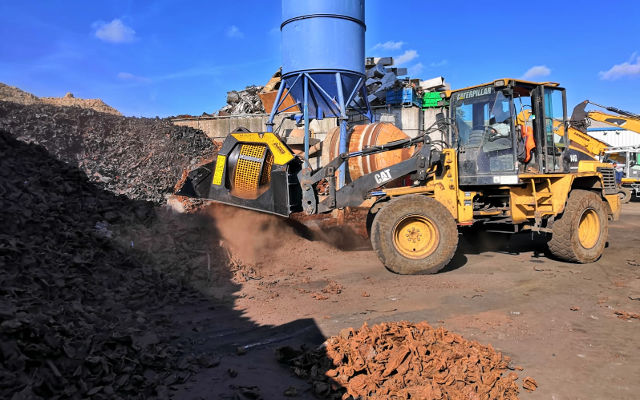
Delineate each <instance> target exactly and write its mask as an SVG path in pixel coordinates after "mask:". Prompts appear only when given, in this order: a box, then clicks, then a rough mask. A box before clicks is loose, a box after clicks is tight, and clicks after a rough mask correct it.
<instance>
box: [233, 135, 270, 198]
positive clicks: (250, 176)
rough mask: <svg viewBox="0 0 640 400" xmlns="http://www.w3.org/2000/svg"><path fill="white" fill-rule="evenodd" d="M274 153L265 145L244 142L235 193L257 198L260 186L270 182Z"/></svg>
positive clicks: (237, 171) (236, 171) (237, 167)
mask: <svg viewBox="0 0 640 400" xmlns="http://www.w3.org/2000/svg"><path fill="white" fill-rule="evenodd" d="M272 164H273V155H272V154H271V153H270V152H268V151H267V148H266V146H264V145H253V144H242V145H241V146H240V154H239V157H238V163H237V164H236V170H235V179H234V182H233V189H234V195H236V196H239V197H244V198H255V197H256V196H257V195H258V192H259V188H260V186H263V185H265V184H267V183H269V181H270V179H271V165H272Z"/></svg>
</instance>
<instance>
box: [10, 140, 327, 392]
mask: <svg viewBox="0 0 640 400" xmlns="http://www.w3.org/2000/svg"><path fill="white" fill-rule="evenodd" d="M0 192H1V193H2V197H1V200H0V201H1V205H0V219H1V220H2V223H1V224H0V238H1V239H2V240H1V244H0V265H1V268H0V355H1V357H0V397H2V398H15V399H19V398H35V399H37V398H56V397H60V398H87V397H92V398H103V399H107V398H180V399H190V398H194V399H195V398H205V399H209V398H234V399H236V398H239V399H242V398H252V399H256V398H281V397H283V393H284V391H285V390H287V389H288V390H290V391H291V390H292V389H291V388H290V387H291V386H292V387H294V388H295V391H296V392H297V393H298V398H310V397H311V393H310V389H309V385H308V384H307V383H305V382H304V381H301V380H299V379H297V378H295V377H294V376H293V375H292V373H291V371H290V370H289V369H288V368H287V367H284V366H282V365H279V364H278V363H277V361H276V358H275V355H274V351H275V348H276V347H278V346H280V345H282V344H284V343H286V344H288V345H291V346H297V345H299V344H302V343H313V344H320V343H321V342H322V341H323V340H324V337H323V336H322V334H321V332H320V330H319V329H318V327H317V325H316V324H315V322H314V321H313V320H311V319H300V320H296V321H293V322H291V323H288V324H285V325H280V326H260V325H257V324H256V323H254V322H253V321H251V320H250V319H248V318H246V317H245V316H244V315H243V313H242V311H240V310H237V309H235V299H236V295H237V293H238V291H239V289H240V288H241V282H242V281H243V280H246V279H251V274H250V273H248V272H247V270H246V268H244V267H243V266H241V265H235V264H234V263H233V260H230V259H229V257H228V255H227V254H226V253H225V252H224V251H223V249H222V247H221V246H220V235H219V233H218V232H217V230H216V228H215V224H214V223H213V221H212V219H211V217H210V216H208V215H205V214H196V215H187V214H174V213H171V212H169V211H168V210H161V209H158V208H157V207H155V206H154V205H153V204H151V203H148V202H144V201H133V200H130V199H128V198H125V197H123V196H116V195H114V194H113V193H111V192H107V191H105V190H102V189H100V188H98V187H97V186H96V185H95V184H93V183H91V182H89V181H88V180H87V178H86V175H84V173H83V172H81V171H80V170H78V169H77V168H75V167H71V166H69V165H67V164H65V163H63V162H60V161H58V160H57V159H55V158H53V157H52V156H50V155H49V154H48V153H47V152H46V151H45V150H44V149H43V148H42V147H40V146H37V145H32V144H25V143H23V142H19V141H17V140H15V139H14V138H13V137H12V136H11V135H10V134H8V133H5V132H0ZM282 312H283V313H286V312H287V310H282Z"/></svg>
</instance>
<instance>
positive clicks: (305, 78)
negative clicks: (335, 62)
mask: <svg viewBox="0 0 640 400" xmlns="http://www.w3.org/2000/svg"><path fill="white" fill-rule="evenodd" d="M318 72H320V73H333V74H335V83H336V88H337V99H336V97H335V96H331V95H330V94H329V93H327V91H326V90H325V89H324V88H323V87H322V86H321V85H320V84H318V82H317V81H316V80H315V79H313V75H314V74H315V73H318ZM344 75H351V77H353V76H354V75H357V77H358V81H357V83H356V85H355V86H353V89H352V90H351V92H349V93H346V94H347V96H346V99H347V100H346V101H345V93H344V90H343V76H344ZM291 78H294V79H293V83H291V85H288V84H287V82H288V81H290V80H291ZM364 81H365V77H364V76H363V75H361V74H356V73H354V72H347V71H335V70H332V71H300V72H296V73H293V74H288V75H286V76H283V77H282V80H281V81H280V88H279V89H278V94H277V95H276V99H275V101H274V103H273V108H272V109H271V113H270V114H269V119H268V120H267V132H273V125H274V122H273V120H274V118H275V116H276V115H277V114H279V113H282V112H285V111H287V110H289V109H291V108H293V107H296V106H300V105H301V104H300V101H299V100H297V101H296V103H295V104H293V105H291V106H289V107H287V108H285V109H283V110H281V111H278V110H279V108H280V106H281V105H282V103H283V102H284V100H285V98H286V96H284V97H283V96H282V94H283V93H284V90H285V89H288V93H287V96H291V97H292V98H293V96H292V94H291V93H292V92H293V91H294V90H295V89H296V86H297V85H302V88H303V91H302V93H303V96H302V97H303V100H302V110H303V118H304V155H305V159H304V161H305V166H307V167H310V166H311V164H310V163H309V137H310V134H309V96H310V94H311V96H312V97H313V94H312V93H310V92H311V91H312V90H313V89H315V90H316V91H317V92H318V93H319V94H320V96H321V97H323V98H324V100H325V102H326V104H328V105H329V107H330V109H329V110H326V111H328V112H326V113H325V115H324V116H325V117H337V118H338V120H339V121H340V143H339V148H338V149H339V151H340V154H342V153H346V152H347V151H348V149H347V143H348V142H349V137H348V132H347V120H348V116H347V107H349V105H350V104H351V103H353V109H354V110H356V111H357V112H358V113H360V114H361V115H363V116H365V117H366V118H367V119H368V120H369V121H371V122H374V116H373V113H372V112H371V107H370V106H369V101H368V99H367V88H366V86H365V85H364ZM310 84H311V86H312V87H311V89H312V90H310V87H309V85H310ZM330 91H332V90H330ZM357 94H360V100H361V101H360V102H356V101H355V97H356V95H357ZM294 100H296V99H295V98H294ZM312 101H314V102H317V99H313V100H312ZM314 109H315V110H316V113H317V107H316V106H315V105H314ZM316 117H317V115H316ZM345 164H346V163H345ZM345 164H342V166H340V169H339V175H338V187H342V186H344V184H345V180H346V165H345Z"/></svg>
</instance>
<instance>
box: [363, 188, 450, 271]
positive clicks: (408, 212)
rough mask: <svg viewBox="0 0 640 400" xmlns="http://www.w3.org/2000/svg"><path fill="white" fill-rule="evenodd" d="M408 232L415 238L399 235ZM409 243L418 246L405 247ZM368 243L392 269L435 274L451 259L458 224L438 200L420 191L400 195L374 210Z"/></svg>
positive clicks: (406, 234)
mask: <svg viewBox="0 0 640 400" xmlns="http://www.w3.org/2000/svg"><path fill="white" fill-rule="evenodd" d="M412 224H413V225H412ZM414 226H416V227H417V229H414V228H413V227H414ZM401 233H402V234H403V235H404V236H403V235H401ZM423 234H424V235H423ZM408 235H412V236H413V235H415V236H414V239H402V237H407V238H409V236H408ZM423 238H424V239H423ZM427 238H432V239H434V240H429V239H427ZM435 239H437V242H436V241H435ZM402 242H404V243H405V245H404V250H405V253H404V254H403V252H402V249H403V245H402V244H401V243H402ZM421 242H422V243H421ZM411 243H413V246H418V249H416V248H413V249H410V248H407V244H408V246H409V247H411V246H412V244H411ZM371 245H372V246H373V249H374V250H375V251H376V253H377V254H378V258H380V261H382V263H383V264H384V265H385V266H386V267H387V268H388V269H389V270H390V271H392V272H395V273H397V274H403V275H405V274H406V275H410V274H434V273H436V272H438V271H440V270H441V269H442V268H444V267H445V266H446V265H447V264H448V263H449V261H451V258H452V257H453V255H454V253H455V251H456V247H457V246H458V226H457V224H456V221H455V219H454V218H453V216H452V215H451V213H450V212H449V210H447V208H446V207H445V206H443V205H442V204H440V203H439V202H438V201H436V200H434V199H432V198H430V197H426V196H421V195H406V196H401V197H398V198H395V199H393V200H391V201H389V202H388V203H387V204H385V205H384V206H383V207H382V208H381V209H380V211H378V213H377V214H376V216H375V218H374V220H373V223H372V225H371ZM416 250H417V251H416Z"/></svg>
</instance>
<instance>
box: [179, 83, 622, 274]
mask: <svg viewBox="0 0 640 400" xmlns="http://www.w3.org/2000/svg"><path fill="white" fill-rule="evenodd" d="M445 97H446V99H445V100H447V101H448V102H449V106H448V115H443V114H439V116H438V119H437V122H436V123H435V124H434V125H433V126H432V127H430V128H429V129H427V130H426V131H425V132H423V133H422V134H421V135H418V136H417V137H415V138H406V139H400V140H395V141H392V142H389V143H386V144H381V145H371V146H368V147H364V148H362V149H359V150H357V151H352V152H350V153H343V154H340V155H339V156H337V157H335V158H334V159H333V160H331V161H329V162H328V163H327V164H326V165H324V166H323V167H321V168H318V169H315V170H314V169H312V168H311V167H309V165H308V164H306V163H303V162H302V160H301V159H300V158H299V157H297V156H294V154H293V153H292V151H291V150H290V149H289V148H288V147H287V145H286V144H285V143H284V142H283V141H281V140H280V138H279V137H278V136H277V135H276V134H274V133H270V132H260V133H258V132H247V131H239V132H233V133H231V134H230V136H229V137H228V138H227V139H226V140H225V142H224V143H223V145H222V148H221V150H220V152H219V153H218V155H217V158H216V160H215V161H214V162H212V163H210V164H207V165H204V166H202V167H200V168H198V169H196V170H194V171H192V172H191V173H190V174H189V176H188V178H187V180H186V182H185V184H184V186H183V187H182V188H181V189H180V191H179V192H178V194H181V195H187V196H192V197H200V198H207V199H211V200H215V201H218V202H222V203H226V204H231V205H234V206H239V207H244V208H249V209H253V210H258V211H264V212H270V213H274V214H278V215H282V216H290V215H291V214H292V213H298V212H301V213H306V214H320V213H329V212H332V211H334V210H337V209H342V208H345V207H368V208H369V218H368V223H369V232H370V238H371V243H372V246H373V248H374V250H375V251H376V253H377V255H378V256H379V258H380V260H381V261H382V263H383V264H384V265H385V266H386V267H387V268H388V269H389V270H391V271H393V272H396V273H400V274H419V273H422V274H424V273H427V274H428V273H435V272H437V271H439V270H441V269H442V268H443V267H445V266H446V265H447V263H449V261H450V260H451V258H452V257H453V255H454V253H455V251H456V247H457V244H458V228H459V227H461V226H470V225H476V226H478V227H481V228H484V229H487V230H494V231H495V230H499V231H504V232H512V233H515V232H520V231H533V232H537V233H539V234H543V235H546V236H548V237H549V241H548V245H549V250H550V251H551V253H552V254H553V255H555V256H556V257H558V258H560V259H562V260H566V261H571V262H578V263H589V262H593V261H595V260H597V259H598V258H599V257H600V256H601V255H602V253H603V251H604V248H605V245H606V241H607V233H608V223H609V221H610V220H616V219H617V218H618V217H619V213H620V206H619V198H618V195H617V188H616V182H615V176H614V169H613V168H612V166H611V164H603V163H600V162H598V161H596V160H594V159H593V158H592V157H583V156H582V155H581V154H580V150H579V149H576V148H574V147H572V146H570V141H569V138H568V134H564V135H558V126H561V127H564V128H565V129H563V132H568V129H567V128H568V126H569V121H568V119H567V106H566V95H565V90H564V89H563V88H561V87H559V86H558V85H557V84H555V83H549V82H547V83H535V82H527V81H522V80H513V79H499V80H496V81H493V82H490V83H487V84H484V85H479V86H474V87H470V88H465V89H460V90H454V91H449V92H446V94H445ZM523 110H528V113H527V115H528V116H527V118H526V119H525V118H518V116H519V115H523V113H522V111H523ZM437 131H439V133H440V137H443V138H445V139H444V140H438V141H432V140H431V139H430V134H432V133H435V132H437ZM406 148H412V149H413V153H412V155H411V156H410V157H409V158H406V159H403V160H401V161H399V162H397V163H395V164H393V165H389V166H386V167H383V168H381V169H379V170H376V171H373V172H371V173H368V174H364V175H362V176H360V177H358V178H357V179H354V180H353V181H351V182H349V181H347V182H346V184H344V185H343V186H341V185H339V184H338V182H337V170H338V168H339V167H340V166H341V165H343V164H344V163H350V162H355V161H357V159H358V158H359V157H370V156H372V155H374V154H377V153H381V152H388V151H399V149H406ZM405 153H406V152H405ZM409 154H411V153H410V152H409Z"/></svg>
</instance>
